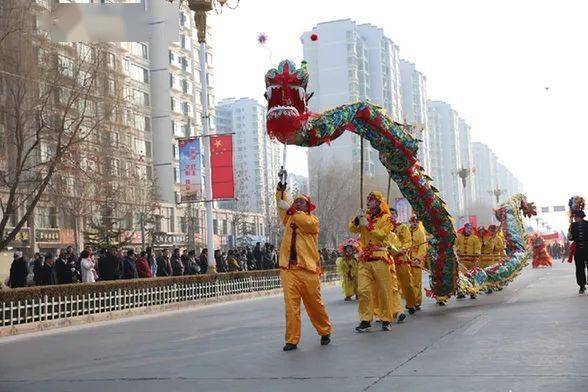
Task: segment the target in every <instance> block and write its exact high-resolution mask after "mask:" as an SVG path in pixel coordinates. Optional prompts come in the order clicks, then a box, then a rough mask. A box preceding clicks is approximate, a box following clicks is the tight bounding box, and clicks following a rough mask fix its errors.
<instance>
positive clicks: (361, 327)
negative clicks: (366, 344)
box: [355, 321, 372, 333]
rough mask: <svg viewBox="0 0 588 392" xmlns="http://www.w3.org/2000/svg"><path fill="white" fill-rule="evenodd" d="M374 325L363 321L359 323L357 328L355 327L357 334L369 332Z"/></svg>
mask: <svg viewBox="0 0 588 392" xmlns="http://www.w3.org/2000/svg"><path fill="white" fill-rule="evenodd" d="M371 327H372V325H371V324H370V323H369V322H368V321H362V322H361V323H359V325H358V326H357V327H355V331H356V332H360V333H361V332H368V331H369V330H370V328H371Z"/></svg>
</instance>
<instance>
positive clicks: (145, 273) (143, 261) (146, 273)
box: [136, 251, 153, 278]
mask: <svg viewBox="0 0 588 392" xmlns="http://www.w3.org/2000/svg"><path fill="white" fill-rule="evenodd" d="M136 265H137V274H138V275H139V278H151V277H152V276H153V275H151V267H150V266H149V262H148V261H147V252H145V251H143V252H141V255H140V256H139V258H138V259H137V262H136Z"/></svg>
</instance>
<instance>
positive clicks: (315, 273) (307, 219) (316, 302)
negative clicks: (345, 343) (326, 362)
mask: <svg viewBox="0 0 588 392" xmlns="http://www.w3.org/2000/svg"><path fill="white" fill-rule="evenodd" d="M284 189H285V186H283V187H280V186H279V188H278V191H277V192H276V200H277V205H278V215H279V218H280V222H282V224H283V225H284V238H283V239H282V245H281V247H280V258H279V264H280V279H281V282H282V287H283V290H284V303H285V309H286V336H285V340H286V346H284V350H287V349H294V348H296V345H297V344H298V342H299V341H300V301H302V302H303V303H304V307H305V308H306V313H307V314H308V318H309V319H310V322H311V323H312V325H313V326H314V328H315V329H316V331H317V332H318V334H319V335H320V336H321V337H322V339H321V344H324V343H326V344H328V341H330V339H329V336H330V334H331V332H332V327H331V322H330V321H329V316H328V314H327V310H326V308H325V305H324V303H323V300H322V297H321V289H320V273H321V268H320V265H319V264H318V262H319V260H320V256H319V252H318V233H319V220H318V218H317V217H315V216H314V215H311V212H312V210H314V208H315V206H314V205H313V204H312V202H311V200H310V198H309V197H308V196H298V197H297V199H298V198H302V199H304V201H306V203H307V209H308V212H303V211H297V210H296V209H294V207H291V203H290V202H289V201H288V196H287V192H285V191H284ZM327 340H328V341H327Z"/></svg>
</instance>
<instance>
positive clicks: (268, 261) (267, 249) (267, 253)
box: [261, 242, 274, 270]
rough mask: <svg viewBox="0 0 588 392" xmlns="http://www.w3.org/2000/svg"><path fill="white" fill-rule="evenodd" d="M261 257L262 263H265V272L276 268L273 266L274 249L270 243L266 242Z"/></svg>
mask: <svg viewBox="0 0 588 392" xmlns="http://www.w3.org/2000/svg"><path fill="white" fill-rule="evenodd" d="M261 257H262V263H263V269H264V270H269V269H272V268H273V267H274V266H273V254H272V248H271V245H270V243H269V242H266V243H265V245H264V246H263V250H262V252H261Z"/></svg>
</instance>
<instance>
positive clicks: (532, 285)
mask: <svg viewBox="0 0 588 392" xmlns="http://www.w3.org/2000/svg"><path fill="white" fill-rule="evenodd" d="M530 287H535V284H534V283H531V284H530V285H528V286H527V288H530Z"/></svg>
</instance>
